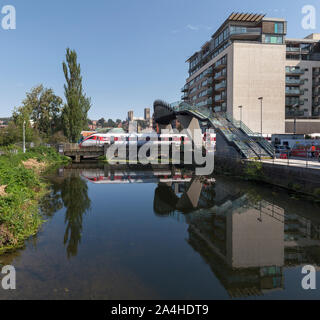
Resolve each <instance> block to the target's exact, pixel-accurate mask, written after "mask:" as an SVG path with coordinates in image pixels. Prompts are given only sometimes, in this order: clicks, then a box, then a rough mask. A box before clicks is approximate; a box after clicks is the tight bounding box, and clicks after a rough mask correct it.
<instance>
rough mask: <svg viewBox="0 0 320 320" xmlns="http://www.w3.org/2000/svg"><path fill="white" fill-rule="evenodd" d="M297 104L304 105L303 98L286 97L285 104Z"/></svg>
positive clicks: (290, 105)
mask: <svg viewBox="0 0 320 320" xmlns="http://www.w3.org/2000/svg"><path fill="white" fill-rule="evenodd" d="M296 104H298V105H299V106H303V105H304V100H299V99H286V106H288V107H292V106H294V105H296Z"/></svg>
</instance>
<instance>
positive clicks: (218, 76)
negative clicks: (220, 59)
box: [214, 69, 227, 80]
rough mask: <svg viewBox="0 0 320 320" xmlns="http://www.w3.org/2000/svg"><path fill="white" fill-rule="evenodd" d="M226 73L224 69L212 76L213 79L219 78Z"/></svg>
mask: <svg viewBox="0 0 320 320" xmlns="http://www.w3.org/2000/svg"><path fill="white" fill-rule="evenodd" d="M226 75H227V70H226V69H224V70H222V71H220V72H218V73H216V74H215V76H214V79H215V80H217V79H219V78H224V77H226Z"/></svg>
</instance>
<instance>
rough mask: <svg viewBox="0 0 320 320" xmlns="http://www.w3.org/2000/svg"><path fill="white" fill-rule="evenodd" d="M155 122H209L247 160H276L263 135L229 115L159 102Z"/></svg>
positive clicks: (186, 105) (200, 108)
mask: <svg viewBox="0 0 320 320" xmlns="http://www.w3.org/2000/svg"><path fill="white" fill-rule="evenodd" d="M154 111H155V121H156V122H157V123H160V124H162V125H168V124H169V123H170V122H171V121H172V120H174V119H177V118H179V116H181V115H182V116H186V115H188V116H190V117H194V118H196V119H198V120H199V121H200V122H207V123H208V124H209V125H210V126H211V127H213V128H214V129H215V130H216V132H217V133H220V134H221V135H222V137H223V138H224V139H225V140H226V142H227V143H228V144H229V145H230V146H232V147H234V149H235V150H237V151H238V153H239V154H240V155H241V157H242V158H245V159H270V158H274V156H275V151H274V148H273V147H272V145H271V144H270V143H269V142H268V141H266V140H265V139H264V138H263V137H262V136H261V135H259V134H257V133H254V132H252V131H251V130H250V129H249V128H248V127H247V126H246V125H245V124H244V123H243V122H242V121H239V120H235V119H234V118H233V117H232V116H231V115H230V114H228V113H222V112H219V113H213V112H212V111H211V110H209V109H208V108H203V107H196V106H191V105H189V104H187V103H185V102H182V103H180V104H179V105H178V106H176V107H171V106H170V105H169V104H167V103H165V102H163V101H161V100H157V101H155V103H154Z"/></svg>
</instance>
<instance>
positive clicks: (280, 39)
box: [265, 35, 283, 44]
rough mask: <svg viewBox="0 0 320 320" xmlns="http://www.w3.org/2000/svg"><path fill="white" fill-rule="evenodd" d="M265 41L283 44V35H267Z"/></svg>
mask: <svg viewBox="0 0 320 320" xmlns="http://www.w3.org/2000/svg"><path fill="white" fill-rule="evenodd" d="M265 43H271V44H282V43H283V37H280V36H270V35H266V39H265Z"/></svg>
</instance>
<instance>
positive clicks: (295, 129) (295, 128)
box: [292, 104, 299, 135]
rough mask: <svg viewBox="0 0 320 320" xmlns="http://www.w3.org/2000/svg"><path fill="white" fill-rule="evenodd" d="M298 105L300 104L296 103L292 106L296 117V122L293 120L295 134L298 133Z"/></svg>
mask: <svg viewBox="0 0 320 320" xmlns="http://www.w3.org/2000/svg"><path fill="white" fill-rule="evenodd" d="M297 107H299V105H298V104H295V105H293V106H292V109H293V117H294V122H293V134H294V135H296V133H297Z"/></svg>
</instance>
